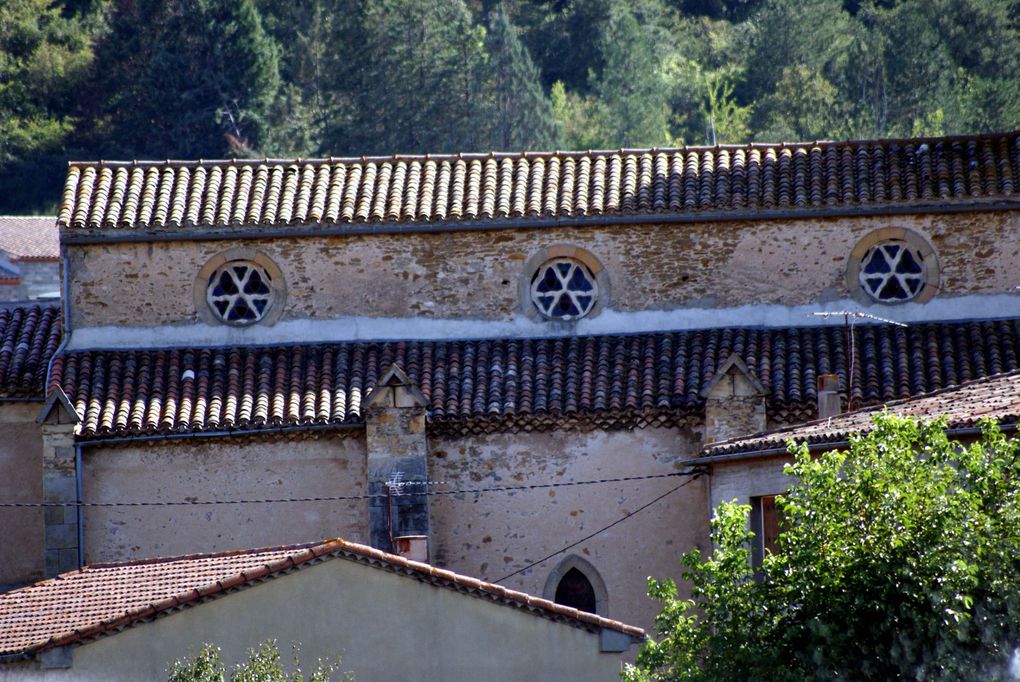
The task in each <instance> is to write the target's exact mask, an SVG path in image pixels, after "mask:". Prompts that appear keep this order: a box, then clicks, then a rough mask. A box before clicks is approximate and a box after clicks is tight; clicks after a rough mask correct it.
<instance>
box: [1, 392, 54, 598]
mask: <svg viewBox="0 0 1020 682" xmlns="http://www.w3.org/2000/svg"><path fill="white" fill-rule="evenodd" d="M41 407H42V403H35V402H25V403H13V402H10V403H0V471H2V472H3V475H2V476H0V501H3V502H22V503H37V502H41V501H42V499H43V485H42V478H43V477H42V472H43V463H42V451H43V448H42V436H41V435H40V433H39V425H38V424H36V423H35V418H36V415H38V414H39V409H40V408H41ZM58 511H60V513H61V514H62V513H63V510H58ZM54 513H55V512H54ZM43 517H44V511H43V509H42V508H41V507H26V508H12V507H0V592H2V591H6V590H7V589H10V588H13V587H17V586H20V585H23V584H26V583H30V582H34V581H36V580H39V579H41V578H42V577H43V571H44V568H45V566H44V553H43Z"/></svg>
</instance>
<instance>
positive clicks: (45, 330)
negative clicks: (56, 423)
mask: <svg viewBox="0 0 1020 682" xmlns="http://www.w3.org/2000/svg"><path fill="white" fill-rule="evenodd" d="M60 334H61V329H60V309H59V308H57V307H56V306H40V305H26V306H15V307H10V308H5V307H0V397H3V398H22V397H25V398H32V397H35V398H41V397H43V395H44V388H45V386H46V369H47V367H48V365H49V361H50V358H51V357H53V354H54V353H55V352H56V350H57V346H59V345H60Z"/></svg>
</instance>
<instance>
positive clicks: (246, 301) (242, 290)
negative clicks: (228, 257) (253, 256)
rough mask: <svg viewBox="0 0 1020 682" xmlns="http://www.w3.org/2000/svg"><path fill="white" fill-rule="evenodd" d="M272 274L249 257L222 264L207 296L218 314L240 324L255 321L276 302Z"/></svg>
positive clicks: (226, 320)
mask: <svg viewBox="0 0 1020 682" xmlns="http://www.w3.org/2000/svg"><path fill="white" fill-rule="evenodd" d="M271 285H272V278H271V277H270V276H269V275H268V274H267V273H266V271H265V269H263V268H261V267H260V266H258V265H256V264H255V263H252V262H251V261H246V260H235V261H230V262H228V263H225V264H224V265H222V266H220V267H219V269H217V270H216V272H214V273H213V276H212V277H211V278H210V279H209V287H208V288H207V289H206V300H207V301H208V302H209V307H210V308H212V310H213V312H214V313H216V316H217V317H219V318H220V319H221V320H223V321H224V322H227V323H229V324H236V325H246V324H254V323H256V322H258V321H259V320H261V319H262V318H263V317H265V315H266V312H267V311H268V310H269V307H270V306H271V305H272V303H273V289H272V286H271Z"/></svg>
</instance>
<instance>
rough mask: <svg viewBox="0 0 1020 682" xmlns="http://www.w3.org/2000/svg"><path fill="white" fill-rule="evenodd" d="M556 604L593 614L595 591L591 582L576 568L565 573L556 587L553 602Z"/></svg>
mask: <svg viewBox="0 0 1020 682" xmlns="http://www.w3.org/2000/svg"><path fill="white" fill-rule="evenodd" d="M553 601H555V602H556V603H557V604H563V605H564V606H570V607H573V608H575V609H577V610H578V611H587V612H588V613H595V589H594V588H593V587H592V586H591V582H589V581H588V578H586V577H585V575H584V573H581V572H580V571H579V570H577V569H576V568H572V569H570V570H569V571H567V573H566V575H564V576H563V577H562V578H561V579H560V583H559V585H557V586H556V597H555V599H554V600H553Z"/></svg>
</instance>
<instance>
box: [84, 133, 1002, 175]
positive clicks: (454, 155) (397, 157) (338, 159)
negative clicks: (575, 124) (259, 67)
mask: <svg viewBox="0 0 1020 682" xmlns="http://www.w3.org/2000/svg"><path fill="white" fill-rule="evenodd" d="M1016 135H1020V129H1017V130H1004V131H993V132H984V133H971V134H960V135H943V136H937V135H931V136H923V137H890V138H881V137H873V138H859V139H844V140H815V141H808V140H801V141H796V140H790V141H783V142H747V143H743V144H715V145H684V146H681V147H646V148H638V149H623V148H621V149H589V150H587V151H584V150H574V151H542V150H534V151H531V150H522V151H516V152H499V151H489V152H445V153H431V152H430V153H425V154H389V155H375V156H368V155H363V156H360V157H359V156H330V157H320V158H308V159H296V158H270V157H267V158H265V159H242V158H237V157H234V158H230V159H203V160H202V163H201V164H198V162H196V161H195V160H193V159H192V160H186V159H166V160H163V161H157V160H142V159H135V160H132V161H117V160H106V159H100V160H98V161H95V160H93V161H82V160H70V161H68V162H67V164H68V167H75V166H88V167H109V168H117V167H126V166H127V167H186V166H194V165H206V166H216V165H269V164H273V165H290V164H303V165H309V164H323V163H380V162H393V161H405V160H421V159H428V160H453V159H465V160H476V159H478V160H481V159H489V158H520V157H521V156H522V155H529V156H530V155H534V156H535V157H541V156H549V157H552V156H561V157H568V156H599V155H611V154H617V153H641V154H645V153H651V152H653V151H654V152H656V153H675V152H693V151H707V150H714V149H727V150H730V149H755V148H759V149H760V148H769V147H772V148H789V147H831V146H848V145H859V146H864V145H876V144H880V145H892V144H907V143H932V142H942V143H951V142H963V141H968V142H970V141H979V140H988V139H998V138H1003V137H1011V136H1016Z"/></svg>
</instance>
